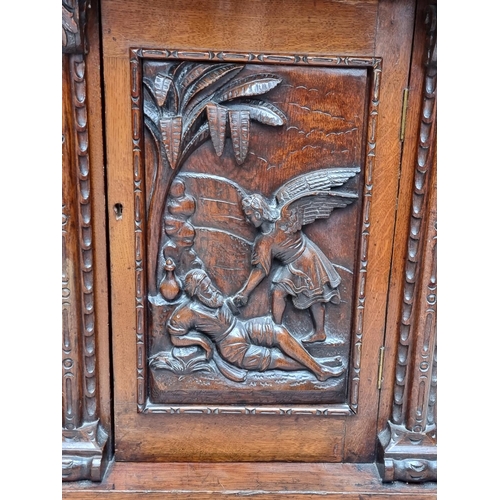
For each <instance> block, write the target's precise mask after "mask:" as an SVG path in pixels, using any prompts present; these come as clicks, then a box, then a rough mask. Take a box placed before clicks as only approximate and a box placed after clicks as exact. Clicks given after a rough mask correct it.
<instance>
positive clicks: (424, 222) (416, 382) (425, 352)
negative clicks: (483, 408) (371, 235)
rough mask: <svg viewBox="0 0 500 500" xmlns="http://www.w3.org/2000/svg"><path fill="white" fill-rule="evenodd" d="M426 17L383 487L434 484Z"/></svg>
mask: <svg viewBox="0 0 500 500" xmlns="http://www.w3.org/2000/svg"><path fill="white" fill-rule="evenodd" d="M424 15H425V27H426V35H427V36H426V50H425V53H424V67H425V74H424V82H423V83H424V84H423V95H422V106H421V115H420V119H421V121H420V130H419V135H418V141H419V142H418V146H417V155H416V162H415V171H414V184H413V198H412V205H411V214H410V220H409V235H408V242H407V255H406V264H405V283H404V286H403V298H402V303H401V313H400V314H401V316H400V322H399V343H398V350H397V363H396V379H395V385H394V398H393V406H392V417H391V421H389V422H388V425H387V427H386V428H385V429H384V430H383V431H382V432H381V433H380V434H379V436H378V438H379V449H378V460H377V466H378V469H379V473H380V475H381V477H382V480H383V481H406V482H425V481H436V480H437V425H436V413H435V412H436V387H437V376H436V371H437V345H436V313H437V273H436V253H437V216H436V148H435V143H436V97H437V48H436V33H437V27H436V6H435V5H430V6H429V7H428V8H427V9H426V10H425V12H424Z"/></svg>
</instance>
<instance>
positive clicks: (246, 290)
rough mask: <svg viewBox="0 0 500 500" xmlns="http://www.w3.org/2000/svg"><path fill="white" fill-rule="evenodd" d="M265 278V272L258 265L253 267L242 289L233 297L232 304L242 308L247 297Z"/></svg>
mask: <svg viewBox="0 0 500 500" xmlns="http://www.w3.org/2000/svg"><path fill="white" fill-rule="evenodd" d="M265 277H266V271H264V269H263V268H262V266H261V265H260V264H258V265H257V266H254V268H253V269H252V271H251V272H250V276H248V279H247V280H246V282H245V284H244V285H243V288H241V290H240V291H239V292H238V293H236V295H235V296H234V299H233V300H234V303H235V304H236V305H237V306H244V305H246V303H247V302H248V296H249V295H250V294H251V293H252V292H253V290H254V289H255V287H256V286H257V285H258V284H259V283H260V282H261V281H262V280H263V279H264V278H265Z"/></svg>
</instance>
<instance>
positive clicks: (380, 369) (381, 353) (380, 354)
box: [377, 346, 385, 391]
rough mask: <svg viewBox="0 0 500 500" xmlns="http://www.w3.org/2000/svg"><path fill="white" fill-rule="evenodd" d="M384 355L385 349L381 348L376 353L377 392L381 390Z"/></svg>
mask: <svg viewBox="0 0 500 500" xmlns="http://www.w3.org/2000/svg"><path fill="white" fill-rule="evenodd" d="M384 354H385V347H384V346H382V347H381V348H380V350H379V352H378V377H377V389H378V390H379V391H380V389H382V372H383V371H384Z"/></svg>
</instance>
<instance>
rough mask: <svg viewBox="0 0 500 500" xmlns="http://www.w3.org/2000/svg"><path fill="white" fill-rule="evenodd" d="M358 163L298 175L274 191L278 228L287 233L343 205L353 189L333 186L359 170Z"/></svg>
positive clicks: (338, 184) (352, 194)
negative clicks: (338, 188) (339, 188)
mask: <svg viewBox="0 0 500 500" xmlns="http://www.w3.org/2000/svg"><path fill="white" fill-rule="evenodd" d="M359 170H360V169H359V167H348V168H331V169H327V170H322V171H320V172H311V173H309V174H304V175H300V176H299V177H297V178H295V179H292V180H291V181H289V182H287V183H286V184H285V185H284V186H282V187H281V188H280V189H279V190H278V191H277V192H276V195H275V196H276V199H277V201H278V203H279V205H278V208H279V209H280V219H279V224H280V228H281V229H282V230H284V231H285V232H287V233H294V232H296V231H299V230H300V229H301V228H302V226H305V225H306V224H310V223H311V222H314V221H315V220H317V219H326V218H328V217H330V215H331V213H332V211H333V209H335V208H344V207H346V206H347V205H349V204H350V203H352V202H353V201H354V200H356V199H357V198H358V195H357V194H356V193H352V192H349V191H340V190H334V189H332V188H335V187H339V186H342V185H343V184H344V183H345V182H346V181H347V180H348V179H350V178H351V177H354V176H355V175H356V174H357V173H358V172H359Z"/></svg>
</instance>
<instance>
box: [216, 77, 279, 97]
mask: <svg viewBox="0 0 500 500" xmlns="http://www.w3.org/2000/svg"><path fill="white" fill-rule="evenodd" d="M281 81H282V80H281V78H278V77H277V76H275V75H270V74H258V75H250V76H247V77H245V78H241V79H239V80H236V81H234V82H231V83H230V84H229V85H227V86H226V87H224V88H223V89H221V90H220V91H219V92H217V93H216V95H215V97H214V100H216V101H217V102H224V101H229V100H231V99H236V98H237V97H250V96H254V95H260V94H265V93H266V92H269V91H270V90H271V89H274V87H276V86H277V85H279V84H280V83H281Z"/></svg>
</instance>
